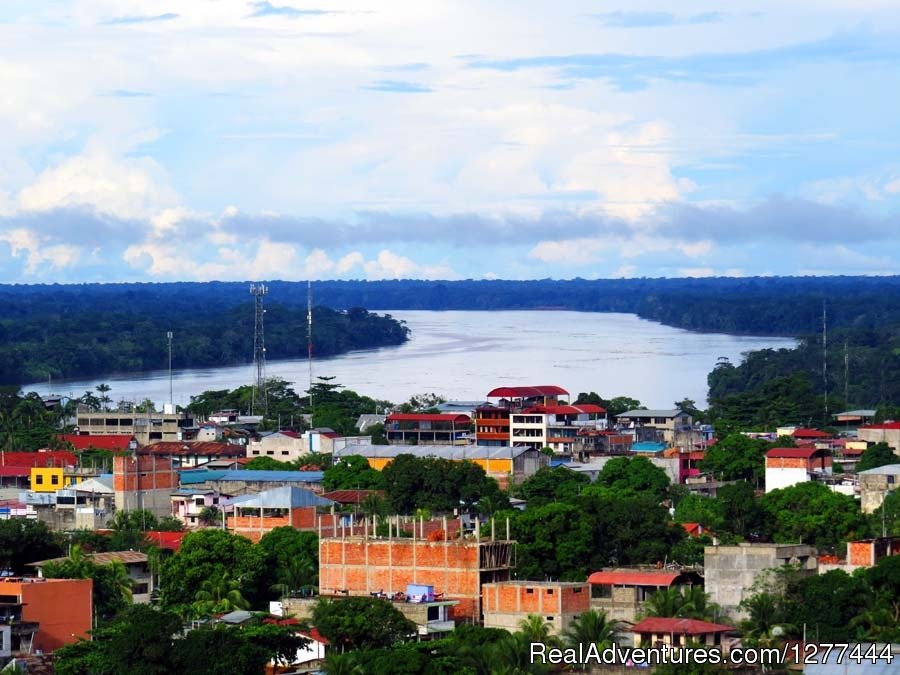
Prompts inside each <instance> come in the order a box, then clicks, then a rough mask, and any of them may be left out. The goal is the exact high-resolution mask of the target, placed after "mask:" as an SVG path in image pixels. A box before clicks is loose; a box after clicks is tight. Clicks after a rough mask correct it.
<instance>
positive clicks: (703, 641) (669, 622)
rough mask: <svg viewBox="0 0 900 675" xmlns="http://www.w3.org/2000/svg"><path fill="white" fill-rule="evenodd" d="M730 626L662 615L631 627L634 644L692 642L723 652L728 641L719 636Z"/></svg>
mask: <svg viewBox="0 0 900 675" xmlns="http://www.w3.org/2000/svg"><path fill="white" fill-rule="evenodd" d="M734 630H735V629H734V626H726V625H724V624H720V623H710V622H709V621H700V620H699V619H678V618H670V617H663V616H650V617H647V618H646V619H643V620H642V621H639V622H638V623H636V624H634V626H632V628H631V632H632V633H634V646H635V647H661V646H663V645H666V646H668V647H681V646H684V645H689V644H694V645H703V646H704V647H718V648H720V649H722V651H723V653H725V654H727V653H728V647H729V646H730V642H729V641H728V640H724V639H723V637H724V636H725V634H726V633H730V632H732V631H734Z"/></svg>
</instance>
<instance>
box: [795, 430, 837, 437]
mask: <svg viewBox="0 0 900 675" xmlns="http://www.w3.org/2000/svg"><path fill="white" fill-rule="evenodd" d="M791 435H792V436H793V437H794V438H829V434H826V433H825V432H824V431H819V430H818V429H804V428H801V429H794V433H793V434H791Z"/></svg>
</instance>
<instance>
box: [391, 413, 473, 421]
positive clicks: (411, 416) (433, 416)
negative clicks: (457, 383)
mask: <svg viewBox="0 0 900 675" xmlns="http://www.w3.org/2000/svg"><path fill="white" fill-rule="evenodd" d="M385 421H386V422H456V424H470V423H471V422H472V418H471V417H469V416H468V415H460V414H455V413H391V414H390V415H388V416H387V418H386V419H385Z"/></svg>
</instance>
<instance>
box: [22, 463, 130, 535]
mask: <svg viewBox="0 0 900 675" xmlns="http://www.w3.org/2000/svg"><path fill="white" fill-rule="evenodd" d="M47 506H49V508H47ZM47 506H44V505H41V506H37V505H36V506H35V509H34V510H35V513H36V515H37V518H38V520H41V521H43V522H45V523H47V526H48V527H50V529H52V530H59V531H70V530H80V529H87V530H96V529H98V528H103V527H106V523H107V522H108V521H109V520H110V519H111V518H112V517H113V514H114V513H115V510H116V504H115V490H114V489H113V476H112V474H103V475H101V476H97V477H96V478H89V479H88V480H85V481H82V482H81V483H78V484H77V485H70V486H69V487H66V488H62V489H60V490H57V491H56V499H55V500H54V501H53V503H52V504H48V505H47Z"/></svg>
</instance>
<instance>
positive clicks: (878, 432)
mask: <svg viewBox="0 0 900 675" xmlns="http://www.w3.org/2000/svg"><path fill="white" fill-rule="evenodd" d="M856 435H857V438H859V439H860V440H861V441H867V442H868V443H887V444H888V445H889V446H891V449H893V451H894V454H897V455H900V429H863V428H860V429H858V430H857V432H856Z"/></svg>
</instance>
